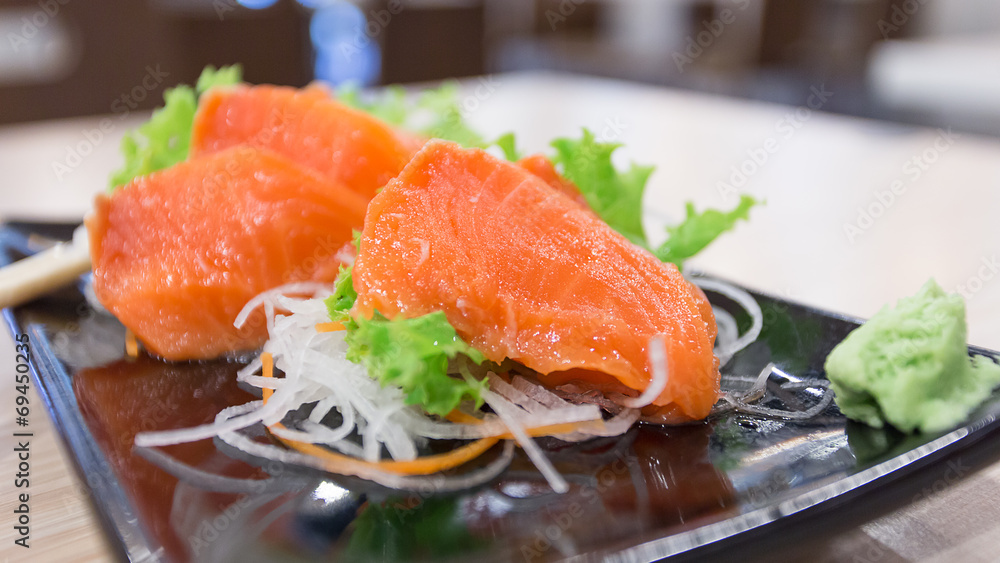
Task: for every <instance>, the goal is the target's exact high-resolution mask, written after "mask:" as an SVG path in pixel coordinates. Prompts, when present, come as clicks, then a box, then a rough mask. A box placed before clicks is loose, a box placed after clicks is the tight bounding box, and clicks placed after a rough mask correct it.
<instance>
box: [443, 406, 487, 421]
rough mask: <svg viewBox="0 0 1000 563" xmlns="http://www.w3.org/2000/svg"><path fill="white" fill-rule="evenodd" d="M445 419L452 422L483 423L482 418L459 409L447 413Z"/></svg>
mask: <svg viewBox="0 0 1000 563" xmlns="http://www.w3.org/2000/svg"><path fill="white" fill-rule="evenodd" d="M445 419H447V420H450V421H452V422H458V423H461V424H481V423H482V422H483V421H482V419H479V418H476V417H474V416H472V415H471V414H465V413H464V412H462V411H460V410H458V409H455V410H453V411H451V412H450V413H448V414H446V415H445Z"/></svg>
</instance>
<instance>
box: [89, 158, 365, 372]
mask: <svg viewBox="0 0 1000 563" xmlns="http://www.w3.org/2000/svg"><path fill="white" fill-rule="evenodd" d="M365 206H366V200H365V199H364V198H362V197H361V196H359V195H357V194H355V193H354V192H352V191H350V190H348V189H347V188H345V187H343V186H341V185H338V184H337V183H335V182H332V181H331V180H329V179H328V178H325V177H322V176H320V175H318V174H317V173H315V172H314V171H312V170H309V169H307V168H304V167H302V166H300V165H298V164H296V163H294V162H292V161H290V160H288V159H286V158H284V157H282V156H280V155H276V154H274V153H271V152H269V151H265V150H260V149H254V148H251V147H236V148H233V149H229V150H225V151H222V152H218V153H215V154H211V155H207V156H203V157H200V158H194V159H192V160H189V161H187V162H183V163H180V164H178V165H176V166H174V167H172V168H169V169H166V170H162V171H160V172H155V173H153V174H150V175H149V176H145V177H142V178H137V179H136V180H133V181H132V182H131V183H130V184H128V185H127V186H125V187H123V188H121V189H120V190H118V191H116V192H115V193H114V194H113V195H110V196H107V195H100V196H98V197H97V200H96V202H95V210H94V213H93V214H92V215H91V216H90V217H88V218H87V230H88V232H89V234H90V253H91V258H92V260H93V272H94V291H95V293H96V295H97V298H98V300H99V301H100V302H101V303H102V304H103V305H104V306H105V307H107V309H108V310H109V311H110V312H111V313H112V314H114V315H115V316H116V317H117V318H118V319H119V320H121V322H122V323H123V324H124V325H125V326H126V327H128V328H129V329H131V330H132V331H133V332H134V333H135V334H136V336H137V337H138V338H139V339H140V340H141V341H142V342H143V343H144V344H145V346H146V348H147V349H148V350H149V351H151V352H152V353H154V354H156V355H159V356H161V357H163V358H166V359H168V360H192V359H195V360H197V359H207V358H213V357H216V356H219V355H220V354H223V353H225V352H229V351H235V350H251V349H256V348H258V347H259V346H260V345H261V344H263V342H264V340H265V338H266V336H267V331H266V329H265V326H264V323H263V315H262V314H259V313H258V315H256V316H253V317H251V319H250V321H248V323H247V324H246V325H245V326H244V328H243V329H242V330H237V329H236V328H234V327H233V320H234V319H235V318H236V315H237V314H238V313H239V311H240V310H241V309H242V308H243V306H244V305H245V304H246V303H247V301H249V300H250V299H251V298H252V297H254V296H255V295H257V294H259V293H261V292H263V291H265V290H267V289H270V288H273V287H276V286H278V285H282V284H285V283H289V282H293V281H302V280H320V281H332V280H334V279H335V278H336V275H337V270H338V267H339V265H340V263H341V260H340V258H339V256H341V254H340V252H341V251H342V250H343V249H344V247H345V245H346V246H347V247H348V248H350V246H349V244H350V241H351V239H352V234H351V229H354V228H360V227H361V225H362V222H363V219H364V213H365Z"/></svg>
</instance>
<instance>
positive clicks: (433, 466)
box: [274, 422, 500, 475]
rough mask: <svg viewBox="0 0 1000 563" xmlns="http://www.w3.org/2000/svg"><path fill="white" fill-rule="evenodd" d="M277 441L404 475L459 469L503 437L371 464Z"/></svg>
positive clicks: (327, 457) (337, 460)
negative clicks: (415, 457)
mask: <svg viewBox="0 0 1000 563" xmlns="http://www.w3.org/2000/svg"><path fill="white" fill-rule="evenodd" d="M274 426H277V427H279V428H284V426H283V425H282V424H281V423H280V422H279V423H276V424H275V425H274ZM275 438H276V439H277V440H278V441H280V442H281V443H283V444H285V445H286V446H288V447H290V448H292V449H294V450H298V451H299V452H302V453H304V454H306V455H311V456H315V457H318V458H320V459H325V460H329V461H331V462H333V463H356V464H359V465H361V466H364V467H371V468H374V469H380V470H382V471H388V472H390V473H398V474H400V475H430V474H431V473H437V472H439V471H444V470H445V469H451V468H452V467H458V466H459V465H463V464H465V463H468V462H470V461H472V460H473V459H476V458H477V457H479V456H481V455H482V454H483V453H485V452H486V450H488V449H490V448H492V447H493V445H494V444H496V443H497V442H499V441H500V438H482V439H479V440H476V441H475V442H471V443H468V444H466V445H464V446H462V447H460V448H456V449H454V450H452V451H450V452H447V453H443V454H436V455H429V456H424V457H418V458H417V459H413V460H408V461H397V460H391V461H377V462H371V461H365V460H360V459H357V458H353V457H350V456H346V455H342V454H338V453H336V452H331V451H330V450H328V449H326V448H323V447H321V446H317V445H316V444H309V443H306V442H299V441H296V440H286V439H283V438H278V437H277V436H275Z"/></svg>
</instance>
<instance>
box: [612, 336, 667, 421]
mask: <svg viewBox="0 0 1000 563" xmlns="http://www.w3.org/2000/svg"><path fill="white" fill-rule="evenodd" d="M646 348H647V354H648V356H649V371H650V381H649V385H647V386H646V390H645V391H643V392H642V394H641V395H639V396H638V397H635V398H632V397H628V398H624V399H621V400H619V401H617V402H618V403H619V404H621V405H622V406H625V407H628V408H630V409H641V408H642V407H645V406H646V405H649V404H652V402H653V401H654V400H656V398H657V397H659V396H660V393H663V390H664V389H666V388H667V379H668V378H669V369H668V367H667V343H666V341H665V340H664V339H663V335H660V334H658V335H656V336H654V337H653V338H650V339H649V344H647V346H646Z"/></svg>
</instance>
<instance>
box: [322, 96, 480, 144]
mask: <svg viewBox="0 0 1000 563" xmlns="http://www.w3.org/2000/svg"><path fill="white" fill-rule="evenodd" d="M458 94H459V87H458V83H457V82H446V83H445V84H443V85H441V86H440V87H438V88H434V89H430V90H425V91H423V92H421V93H420V94H419V95H417V96H415V97H413V96H408V95H407V93H406V90H405V89H404V88H403V87H402V86H389V87H387V88H384V89H382V91H381V92H379V93H378V94H375V95H373V96H364V95H362V93H361V92H360V91H359V90H358V88H357V87H355V86H350V85H349V86H344V87H342V88H341V89H340V90H339V91H338V92H337V98H338V99H339V100H340V101H341V102H343V103H345V104H347V105H349V106H351V107H353V108H356V109H360V110H362V111H364V112H367V113H370V114H371V115H373V116H375V117H377V118H378V119H381V120H382V121H384V122H386V123H388V124H389V125H392V126H394V127H399V128H401V129H406V130H408V131H412V132H414V133H418V134H420V135H424V136H425V137H430V138H434V139H444V140H446V141H453V142H456V143H458V144H460V145H462V146H464V147H479V148H484V147H486V146H488V145H489V143H488V142H486V140H485V139H483V136H482V135H480V134H479V133H478V132H476V131H475V130H474V129H473V128H472V127H470V126H469V124H468V123H467V122H466V120H465V117H464V116H463V115H462V106H461V101H460V100H459V96H458Z"/></svg>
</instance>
